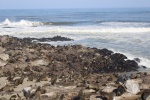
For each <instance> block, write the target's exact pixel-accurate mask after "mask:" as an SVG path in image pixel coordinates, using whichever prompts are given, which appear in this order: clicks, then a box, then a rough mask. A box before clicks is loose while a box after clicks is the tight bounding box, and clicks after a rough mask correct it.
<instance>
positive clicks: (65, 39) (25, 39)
mask: <svg viewBox="0 0 150 100" xmlns="http://www.w3.org/2000/svg"><path fill="white" fill-rule="evenodd" d="M23 40H24V41H30V42H32V41H34V42H50V41H72V40H73V39H70V38H66V37H61V36H54V37H52V38H23Z"/></svg>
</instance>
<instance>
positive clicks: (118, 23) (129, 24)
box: [96, 21, 150, 27]
mask: <svg viewBox="0 0 150 100" xmlns="http://www.w3.org/2000/svg"><path fill="white" fill-rule="evenodd" d="M96 23H99V24H100V25H102V26H113V27H150V23H148V22H121V21H116V22H107V21H96Z"/></svg>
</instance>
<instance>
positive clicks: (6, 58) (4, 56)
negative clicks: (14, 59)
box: [0, 53, 9, 61]
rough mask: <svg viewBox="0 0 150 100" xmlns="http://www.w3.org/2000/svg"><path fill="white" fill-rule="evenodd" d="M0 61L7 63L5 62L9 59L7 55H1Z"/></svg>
mask: <svg viewBox="0 0 150 100" xmlns="http://www.w3.org/2000/svg"><path fill="white" fill-rule="evenodd" d="M0 59H2V60H3V61H7V60H8V59H9V55H8V54H4V53H1V54H0Z"/></svg>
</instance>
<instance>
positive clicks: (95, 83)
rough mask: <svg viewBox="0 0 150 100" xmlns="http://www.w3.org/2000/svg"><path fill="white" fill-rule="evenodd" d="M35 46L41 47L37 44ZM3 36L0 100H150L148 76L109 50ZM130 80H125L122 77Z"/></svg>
mask: <svg viewBox="0 0 150 100" xmlns="http://www.w3.org/2000/svg"><path fill="white" fill-rule="evenodd" d="M33 40H37V42H33ZM47 40H48V41H72V39H69V38H65V37H61V36H56V37H54V38H42V39H36V38H24V39H20V38H16V37H11V36H7V35H5V36H0V76H1V78H0V80H1V82H0V100H8V99H9V100H114V99H115V100H127V99H128V100H148V98H150V89H149V88H150V85H149V83H150V81H149V78H150V75H149V73H146V72H138V71H137V69H138V68H139V66H138V64H137V61H136V60H129V59H128V58H127V57H126V56H125V55H123V54H120V53H114V52H113V51H110V50H108V49H105V48H104V49H97V48H89V47H84V46H82V45H68V46H56V47H55V46H53V45H50V44H42V43H38V42H43V41H47ZM123 72H124V73H125V72H126V73H128V74H122V73H123Z"/></svg>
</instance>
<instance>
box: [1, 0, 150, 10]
mask: <svg viewBox="0 0 150 100" xmlns="http://www.w3.org/2000/svg"><path fill="white" fill-rule="evenodd" d="M136 7H150V0H0V9H53V8H54V9H59V8H136Z"/></svg>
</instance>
